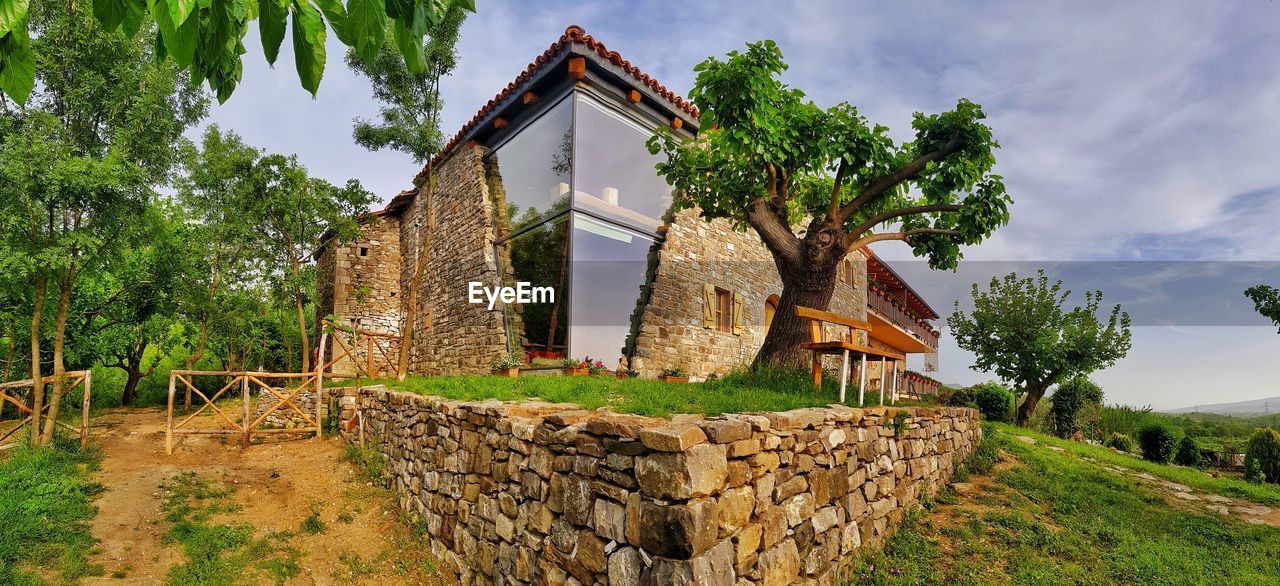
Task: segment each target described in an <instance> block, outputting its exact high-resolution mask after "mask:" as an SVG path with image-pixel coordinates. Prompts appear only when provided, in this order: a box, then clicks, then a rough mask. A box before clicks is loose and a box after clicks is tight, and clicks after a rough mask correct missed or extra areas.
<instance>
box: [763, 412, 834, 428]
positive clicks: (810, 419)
mask: <svg viewBox="0 0 1280 586" xmlns="http://www.w3.org/2000/svg"><path fill="white" fill-rule="evenodd" d="M764 416H765V417H767V418H769V425H770V426H772V427H773V429H784V430H786V429H807V428H815V427H818V426H820V425H822V423H823V422H824V421H826V419H827V414H826V410H824V409H819V408H817V407H810V408H805V409H792V410H790V411H782V412H777V413H765V414H764Z"/></svg>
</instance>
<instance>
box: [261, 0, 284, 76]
mask: <svg viewBox="0 0 1280 586" xmlns="http://www.w3.org/2000/svg"><path fill="white" fill-rule="evenodd" d="M288 17H289V9H288V8H287V7H286V6H285V4H284V3H283V2H281V0H258V35H259V37H260V38H261V39H262V52H263V53H264V54H265V55H266V57H267V63H269V64H271V65H275V64H276V58H277V57H279V56H280V43H282V42H284V29H285V19H287V18H288Z"/></svg>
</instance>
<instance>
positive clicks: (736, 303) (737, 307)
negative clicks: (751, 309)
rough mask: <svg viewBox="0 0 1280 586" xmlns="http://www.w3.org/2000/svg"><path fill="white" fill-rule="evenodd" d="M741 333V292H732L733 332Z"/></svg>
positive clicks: (735, 333)
mask: <svg viewBox="0 0 1280 586" xmlns="http://www.w3.org/2000/svg"><path fill="white" fill-rule="evenodd" d="M741 333H742V294H741V293H738V292H734V294H733V334H734V335H735V336H736V335H739V334H741Z"/></svg>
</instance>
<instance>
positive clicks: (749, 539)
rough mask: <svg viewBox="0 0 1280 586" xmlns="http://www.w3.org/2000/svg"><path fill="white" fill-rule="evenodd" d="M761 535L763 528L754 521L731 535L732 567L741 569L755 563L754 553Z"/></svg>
mask: <svg viewBox="0 0 1280 586" xmlns="http://www.w3.org/2000/svg"><path fill="white" fill-rule="evenodd" d="M763 537H764V530H763V529H762V528H761V527H760V525H759V524H755V523H752V524H751V525H747V526H746V527H743V528H742V530H741V531H739V532H738V534H737V535H734V536H733V548H734V567H736V568H737V569H738V570H739V571H743V570H745V569H746V568H747V567H749V566H750V565H752V564H753V563H755V561H756V558H757V555H756V554H757V552H758V550H759V549H760V540H761V539H762V538H763Z"/></svg>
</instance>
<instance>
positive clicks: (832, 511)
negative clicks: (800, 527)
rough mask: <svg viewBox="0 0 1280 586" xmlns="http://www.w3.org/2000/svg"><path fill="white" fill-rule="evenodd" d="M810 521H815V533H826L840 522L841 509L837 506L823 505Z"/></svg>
mask: <svg viewBox="0 0 1280 586" xmlns="http://www.w3.org/2000/svg"><path fill="white" fill-rule="evenodd" d="M809 522H810V523H813V532H814V533H825V532H826V531H827V529H830V528H832V527H835V526H836V525H837V524H839V523H840V512H839V509H838V508H836V507H823V508H821V509H819V510H818V511H817V512H815V513H814V514H813V518H812V519H810V520H809Z"/></svg>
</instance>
